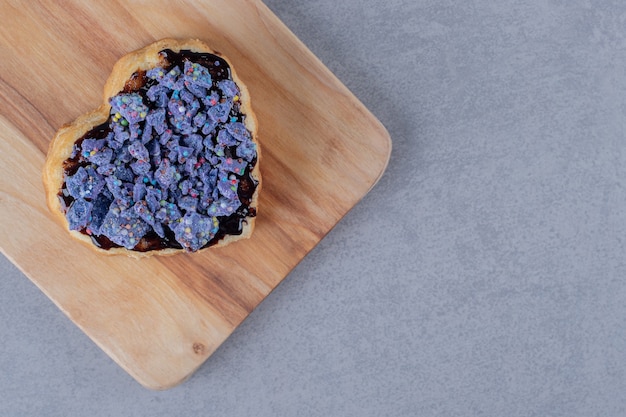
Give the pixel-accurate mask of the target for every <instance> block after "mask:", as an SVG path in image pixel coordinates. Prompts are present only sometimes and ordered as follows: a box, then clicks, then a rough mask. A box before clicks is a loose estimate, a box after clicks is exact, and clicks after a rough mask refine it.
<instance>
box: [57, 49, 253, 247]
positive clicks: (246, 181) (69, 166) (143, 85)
mask: <svg viewBox="0 0 626 417" xmlns="http://www.w3.org/2000/svg"><path fill="white" fill-rule="evenodd" d="M159 54H160V56H161V57H162V58H163V63H162V65H163V68H164V69H165V70H166V71H170V70H171V69H172V68H174V67H177V66H178V67H179V68H181V69H182V68H183V66H184V62H185V60H189V61H191V62H193V63H196V64H199V65H202V66H203V67H205V68H207V69H208V70H209V73H210V74H211V79H212V81H213V83H214V85H215V84H216V83H217V82H219V81H222V80H227V79H228V80H230V79H232V78H231V72H230V67H229V66H228V63H227V62H226V61H225V60H224V59H222V58H221V57H219V56H217V55H213V54H209V53H200V52H192V51H188V50H181V51H180V52H174V51H172V50H170V49H165V50H163V51H161V52H160V53H159ZM155 83H156V82H155V81H154V80H152V79H150V78H148V77H146V72H145V71H141V70H140V71H137V72H135V73H134V74H133V75H132V76H131V78H130V79H129V80H128V81H127V82H126V83H125V85H124V89H123V90H122V92H123V93H132V92H135V93H138V94H139V95H140V96H141V97H142V98H143V99H144V100H143V101H144V103H150V102H149V100H148V99H147V97H146V94H147V91H148V89H149V88H150V87H151V86H152V85H154V84H155ZM240 106H241V105H240V102H236V103H233V107H232V110H231V113H230V117H233V118H236V120H237V121H239V122H243V121H244V120H245V115H244V114H242V113H241V111H240ZM151 108H152V107H151ZM199 111H206V108H205V107H204V106H203V105H202V106H201V108H200V110H199ZM110 121H111V117H110V116H109V119H108V120H107V121H106V122H105V123H103V124H101V125H99V126H96V127H94V128H93V129H91V130H90V131H88V132H87V133H85V134H84V135H83V136H82V137H81V138H79V139H78V140H77V141H76V142H75V144H74V152H73V154H74V155H76V156H74V157H72V158H68V159H66V160H65V161H63V171H64V173H65V175H66V176H72V175H74V174H75V173H76V171H77V170H78V168H79V167H81V166H82V167H86V166H88V165H90V163H89V162H88V161H87V160H86V159H85V158H84V157H83V156H82V154H81V152H80V147H81V143H82V142H83V140H85V138H92V139H104V138H106V137H107V135H108V134H109V133H110V132H111V131H112V129H111V126H110ZM235 150H236V148H235V147H231V148H226V149H225V154H226V156H227V157H233V158H237V156H236V155H235ZM256 162H257V160H256V158H254V159H253V160H252V162H250V164H248V166H247V168H246V170H245V172H244V173H243V174H241V175H236V174H234V175H235V176H236V177H237V179H238V180H239V187H238V189H237V194H238V196H239V200H240V201H241V203H242V205H241V206H240V207H239V208H238V209H237V210H236V211H235V213H233V214H231V215H230V216H218V217H217V219H218V221H219V230H218V232H217V233H216V234H215V236H214V237H213V238H212V239H211V240H210V241H209V242H208V243H207V244H206V245H204V246H203V247H202V249H204V248H207V247H209V246H212V245H215V244H216V243H217V242H218V241H220V240H221V239H223V238H224V237H225V236H227V235H240V234H241V233H242V232H243V226H244V222H245V221H246V220H245V219H246V218H247V217H255V216H256V209H255V208H254V207H250V204H251V201H252V197H253V195H254V192H255V190H256V187H257V185H258V182H257V181H256V180H255V179H254V178H253V177H252V175H251V172H250V171H251V169H252V168H254V166H255V165H256ZM58 195H59V200H60V202H61V207H62V209H63V211H67V209H68V208H69V206H70V205H71V204H72V202H73V201H74V198H73V197H72V196H70V195H69V193H68V190H67V186H66V184H65V182H64V183H63V186H62V188H61V191H60V192H59V194H58ZM163 229H164V232H165V233H164V234H165V237H163V238H162V237H160V236H158V235H157V234H156V232H154V231H153V230H151V231H149V232H148V233H147V234H146V235H145V236H143V237H142V238H141V239H140V240H139V242H138V243H137V245H136V246H135V247H134V248H133V249H132V250H134V251H138V252H148V251H153V250H162V249H168V248H173V249H183V247H182V246H181V244H180V243H178V241H176V239H175V237H174V232H173V231H172V230H171V229H170V228H169V227H168V226H167V225H165V224H163ZM80 232H81V233H83V234H85V235H88V236H89V237H90V238H91V240H92V242H93V243H94V245H96V246H97V247H99V248H101V249H106V250H109V249H111V248H119V247H122V246H120V245H118V244H116V243H114V242H112V241H111V240H110V239H109V238H108V237H106V236H104V235H93V234H89V233H88V231H87V229H82V230H80Z"/></svg>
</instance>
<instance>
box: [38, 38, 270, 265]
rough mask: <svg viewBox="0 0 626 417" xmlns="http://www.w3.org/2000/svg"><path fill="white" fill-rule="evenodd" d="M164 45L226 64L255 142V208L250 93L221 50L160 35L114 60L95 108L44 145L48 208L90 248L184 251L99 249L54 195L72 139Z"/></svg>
mask: <svg viewBox="0 0 626 417" xmlns="http://www.w3.org/2000/svg"><path fill="white" fill-rule="evenodd" d="M164 49H171V50H172V51H174V52H179V51H180V50H191V51H192V52H203V53H211V54H214V55H217V56H219V57H221V58H222V59H224V60H225V61H226V62H227V63H228V65H229V66H230V70H231V76H232V79H233V81H234V82H235V83H236V84H237V86H238V87H239V90H240V97H241V112H242V113H243V114H245V115H246V118H245V121H244V124H245V126H246V128H247V129H248V130H249V131H250V133H251V134H252V140H253V142H255V143H256V145H257V163H256V164H255V165H254V167H253V169H252V171H251V173H250V175H251V176H252V178H254V179H255V180H256V181H258V185H257V187H256V190H255V192H254V195H253V196H252V200H251V203H250V206H251V207H255V208H256V207H258V194H259V191H260V189H261V175H260V172H259V161H260V148H259V143H258V140H257V119H256V116H255V114H254V112H253V111H252V108H251V105H250V95H249V92H248V89H247V87H246V86H245V84H244V83H243V82H242V81H241V79H240V78H239V77H238V76H237V72H236V69H235V68H234V67H233V65H232V64H231V62H230V61H229V60H228V58H226V57H225V56H224V55H223V54H221V53H219V52H216V51H214V50H212V49H211V48H210V47H209V46H208V45H206V44H205V43H204V42H202V41H200V40H198V39H187V40H176V39H162V40H160V41H157V42H154V43H152V44H150V45H148V46H146V47H144V48H142V49H139V50H137V51H134V52H131V53H129V54H127V55H125V56H123V57H122V58H121V59H120V60H119V61H117V63H116V64H115V65H114V67H113V71H112V72H111V75H110V76H109V79H108V80H107V82H106V84H105V86H104V95H103V104H102V105H100V107H98V108H97V109H96V110H94V111H91V112H89V113H86V114H83V115H81V116H79V117H78V118H77V119H76V120H74V121H73V122H71V123H69V124H66V125H64V126H62V127H61V128H60V129H59V130H58V131H57V133H56V135H55V136H54V138H53V139H52V142H51V143H50V147H49V149H48V156H47V158H46V162H45V165H44V170H43V182H44V187H45V191H46V201H47V204H48V208H49V209H50V211H51V212H52V213H53V214H54V215H55V217H56V218H57V219H58V221H60V222H61V223H62V224H63V225H64V227H65V228H66V229H67V230H68V231H69V232H70V235H71V236H72V237H74V238H76V239H78V240H80V241H82V242H85V243H87V244H88V245H89V246H90V247H92V248H93V249H94V250H96V251H98V252H99V253H102V254H106V255H116V254H123V255H128V256H131V257H135V258H141V257H148V256H152V255H159V256H164V255H173V254H176V253H180V252H184V250H182V249H173V248H168V249H161V250H152V251H148V252H138V251H133V250H128V249H125V248H111V249H108V250H104V249H100V248H98V247H97V246H96V245H94V244H93V243H92V241H91V238H90V237H89V236H87V235H85V234H83V233H80V232H79V231H76V230H69V224H68V221H67V219H66V218H65V214H64V213H63V210H62V208H61V203H60V201H59V198H58V192H59V190H60V189H61V187H62V186H63V181H64V171H63V161H65V160H66V159H68V158H69V157H70V156H71V154H72V149H73V146H74V143H75V142H76V141H77V140H78V139H79V138H81V137H82V136H83V135H84V134H85V133H86V132H88V131H89V130H91V129H92V128H93V127H95V126H98V125H100V124H102V123H104V122H106V121H107V119H108V118H109V112H110V109H111V106H110V105H109V98H111V97H113V96H115V95H116V94H118V93H119V92H120V91H122V90H123V89H124V85H125V83H126V82H127V81H128V80H129V79H130V77H131V76H132V74H133V73H135V72H137V71H138V70H144V71H145V70H148V69H151V68H154V67H157V66H159V65H160V64H161V63H162V58H161V57H160V56H159V52H160V51H162V50H164ZM254 223H255V217H247V218H246V221H245V222H244V225H243V231H242V233H241V235H226V236H225V237H224V238H223V239H221V240H219V241H218V242H217V243H216V244H215V245H213V246H211V247H219V246H225V245H228V244H230V243H232V242H235V241H237V240H240V239H245V238H249V237H250V235H251V234H252V231H253V230H254ZM202 250H206V249H202Z"/></svg>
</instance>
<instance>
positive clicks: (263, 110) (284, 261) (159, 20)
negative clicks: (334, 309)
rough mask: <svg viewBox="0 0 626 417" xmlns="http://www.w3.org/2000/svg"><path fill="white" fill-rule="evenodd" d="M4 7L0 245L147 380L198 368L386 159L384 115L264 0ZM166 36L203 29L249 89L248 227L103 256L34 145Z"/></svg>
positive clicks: (159, 383) (152, 384)
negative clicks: (226, 240)
mask: <svg viewBox="0 0 626 417" xmlns="http://www.w3.org/2000/svg"><path fill="white" fill-rule="evenodd" d="M0 16H2V24H1V25H0V48H1V50H0V55H1V56H2V59H1V60H0V219H2V220H1V224H2V227H1V230H0V246H1V249H2V252H3V253H4V254H5V255H6V256H7V257H8V258H9V259H11V260H12V261H13V262H14V263H15V264H16V265H17V266H18V267H19V268H20V269H21V270H22V271H23V272H24V273H25V274H26V275H27V276H28V277H29V278H30V279H31V280H32V281H33V282H34V283H35V284H36V285H37V286H38V287H39V288H40V289H41V290H42V291H43V292H44V293H46V294H47V296H48V297H50V298H51V299H52V300H53V301H54V302H55V303H56V305H58V307H59V308H60V309H61V310H62V311H63V312H64V313H65V314H67V315H68V316H69V317H70V319H71V320H72V321H74V322H75V323H76V324H77V325H78V326H79V327H80V328H81V329H82V330H83V331H84V332H85V333H86V334H87V335H89V337H90V338H91V339H92V340H93V341H94V342H95V343H97V344H98V345H99V346H100V347H101V348H102V349H103V350H104V351H105V352H106V353H107V354H109V355H110V356H111V357H112V358H113V359H114V360H115V361H116V362H117V363H118V364H119V365H120V366H122V367H123V368H124V369H125V370H126V371H128V372H129V373H130V374H131V375H132V376H133V377H134V378H135V379H136V380H137V381H139V382H140V383H141V384H143V385H144V386H146V387H149V388H154V389H165V388H168V387H172V386H174V385H176V384H177V383H179V382H181V381H183V380H184V379H185V378H186V377H188V376H189V375H190V374H191V373H192V372H193V371H194V370H195V369H197V368H198V367H199V366H200V365H201V364H202V363H203V362H204V361H205V360H206V359H207V357H208V356H209V355H211V353H213V352H214V351H215V349H216V348H217V347H218V346H219V345H220V344H221V343H222V342H223V341H224V340H225V339H226V338H227V337H228V336H229V335H230V334H231V333H232V332H233V330H234V329H235V327H236V326H237V325H239V324H240V323H241V322H242V320H244V318H245V317H246V316H247V315H248V314H250V312H251V311H252V310H253V309H254V308H255V307H256V306H257V305H258V304H259V303H260V302H261V301H262V300H263V299H264V298H265V297H266V296H267V295H268V294H269V293H270V292H271V291H272V289H274V288H275V287H276V285H278V284H279V283H280V282H281V281H282V280H283V279H284V278H285V276H286V275H287V274H288V273H289V271H290V270H291V269H292V268H293V267H294V266H295V265H296V264H297V263H298V262H299V261H300V260H301V259H302V258H303V257H304V256H305V255H306V254H307V253H308V252H309V251H310V250H311V249H312V248H313V247H314V246H315V245H316V244H317V243H318V242H319V241H320V239H322V237H323V236H324V235H325V234H326V233H328V232H329V230H330V229H331V228H332V227H333V226H334V225H335V224H336V223H337V222H338V221H339V220H340V219H341V218H342V217H343V216H344V215H345V214H346V212H347V211H348V210H350V208H351V207H353V206H354V205H355V204H356V203H357V202H358V201H359V200H360V199H361V198H362V197H363V196H364V195H365V194H366V193H367V192H368V191H369V190H370V189H371V187H372V186H373V185H374V184H375V183H376V181H377V180H378V178H379V177H380V175H381V174H382V172H383V171H384V169H385V166H386V164H387V161H388V158H389V153H390V148H391V141H390V138H389V135H388V134H387V132H386V130H385V129H384V127H383V126H382V125H381V124H380V122H379V121H378V120H376V118H374V117H373V116H372V114H371V113H370V112H369V111H368V110H367V109H366V108H365V107H364V106H363V105H362V104H361V103H360V102H359V101H358V100H357V99H356V98H355V97H354V96H353V95H352V94H351V93H350V91H348V90H347V89H346V87H345V86H344V85H342V84H341V83H340V82H339V81H338V80H337V79H336V78H335V77H334V76H333V74H331V73H330V72H329V70H328V69H327V68H326V67H324V65H323V64H322V63H321V62H320V61H319V60H318V59H317V58H316V57H315V56H314V55H313V54H312V53H311V52H310V51H309V50H308V49H307V48H306V47H305V46H304V45H303V44H302V43H301V42H300V41H299V40H298V39H297V38H296V37H295V36H294V35H293V34H292V33H291V32H290V31H289V30H288V29H287V28H286V27H285V26H284V25H283V24H282V23H281V22H280V21H279V20H278V19H277V18H276V16H274V15H273V14H272V12H271V11H270V10H269V9H268V8H267V7H266V6H265V5H264V4H263V3H262V2H261V1H255V0H214V1H204V2H194V1H177V2H171V1H159V2H155V1H136V2H133V1H131V2H129V1H116V0H109V1H106V2H96V1H93V2H84V1H78V0H76V1H63V2H53V1H50V2H19V1H8V2H6V1H4V2H2V3H0ZM165 37H175V38H188V37H191V38H199V39H201V40H203V41H205V42H207V43H208V44H209V45H212V46H213V47H214V49H215V50H217V51H220V52H222V53H224V54H225V55H226V56H227V57H229V58H230V60H231V61H232V62H233V65H234V66H235V68H236V69H237V72H238V74H239V75H240V76H241V78H242V79H243V80H244V82H245V83H246V84H247V85H248V87H249V90H250V94H251V97H252V100H253V107H254V109H255V112H256V114H257V116H258V119H259V126H260V127H259V138H260V144H261V147H262V159H261V161H260V164H261V165H260V168H261V172H262V175H263V190H262V193H261V195H260V200H259V210H258V218H257V226H256V230H255V232H254V234H253V236H252V238H251V239H250V240H246V241H240V242H237V243H235V244H233V245H230V246H227V247H225V248H217V249H212V250H207V251H203V252H200V253H197V254H193V255H184V254H182V255H176V256H173V257H168V258H159V257H153V258H149V259H142V260H135V259H131V258H127V257H122V256H114V257H111V256H102V255H98V254H96V253H95V252H93V251H92V250H91V249H90V248H88V247H87V246H84V245H83V244H82V243H80V242H76V241H74V240H73V239H70V238H69V235H68V233H67V232H66V231H65V230H64V229H63V227H62V226H61V225H60V224H58V223H57V222H55V220H54V219H53V217H52V215H51V214H50V213H49V212H48V210H47V208H46V205H45V199H44V192H43V186H42V182H41V169H42V166H43V162H44V159H45V153H46V151H47V147H48V144H49V142H50V139H51V138H52V136H53V135H54V133H55V131H56V129H58V128H59V127H60V126H61V125H62V124H64V123H66V122H69V121H71V120H73V119H74V118H75V117H76V116H78V115H79V114H81V113H84V112H86V111H88V110H91V109H93V108H95V107H97V106H98V105H99V104H100V101H101V94H102V93H101V92H102V87H103V85H104V82H105V80H106V78H107V77H108V75H109V72H110V71H111V68H112V66H113V64H114V63H115V61H117V59H119V58H120V57H121V56H123V55H124V54H126V53H127V52H129V51H132V50H135V49H138V48H140V47H142V46H144V45H146V44H148V43H151V42H153V41H155V40H157V39H160V38H165ZM302 302H303V303H305V302H306V300H302Z"/></svg>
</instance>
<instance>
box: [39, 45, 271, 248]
mask: <svg viewBox="0 0 626 417" xmlns="http://www.w3.org/2000/svg"><path fill="white" fill-rule="evenodd" d="M259 156H260V154H259V147H258V141H257V120H256V117H255V115H254V113H253V112H252V108H251V105H250V96H249V93H248V89H247V88H246V86H245V85H244V83H243V82H241V80H240V79H239V78H238V77H237V74H236V72H235V70H234V68H233V66H232V65H231V63H230V62H229V61H228V60H227V59H226V58H225V57H224V56H222V55H221V54H219V53H217V52H215V51H213V50H211V48H210V47H209V46H207V45H206V44H204V43H203V42H201V41H199V40H182V41H181V40H174V39H163V40H161V41H158V42H155V43H153V44H151V45H148V46H146V47H145V48H143V49H140V50H138V51H135V52H132V53H129V54H127V55H125V56H124V57H122V58H121V59H120V60H119V61H118V62H117V63H116V64H115V66H114V68H113V71H112V73H111V75H110V77H109V79H108V80H107V82H106V84H105V87H104V103H103V104H102V105H101V106H100V107H99V108H98V109H96V110H94V111H92V112H90V113H87V114H84V115H82V116H80V117H78V118H77V119H76V120H75V121H74V122H72V123H70V124H68V125H65V126H63V127H62V128H61V129H59V131H58V132H57V133H56V135H55V137H54V139H53V140H52V143H51V144H50V149H49V151H48V157H47V159H46V163H45V166H44V172H43V180H44V185H45V189H46V194H47V195H46V197H47V202H48V207H49V208H50V210H51V211H52V212H53V213H55V214H56V215H58V218H59V219H60V220H61V221H62V222H63V224H64V225H65V227H67V228H68V230H69V231H70V234H71V236H73V237H75V238H77V239H80V240H81V241H83V242H86V243H87V244H89V245H90V246H92V247H93V248H94V249H96V250H98V251H99V252H101V253H105V254H126V255H129V256H133V257H141V256H150V255H170V254H175V253H179V252H196V251H198V250H201V249H204V248H208V247H211V246H223V245H226V244H229V243H231V242H234V241H236V240H239V239H242V238H247V237H249V236H250V235H251V233H252V231H253V229H254V221H255V217H256V208H257V200H258V193H259V190H260V186H261V177H260V174H259V168H258V166H259Z"/></svg>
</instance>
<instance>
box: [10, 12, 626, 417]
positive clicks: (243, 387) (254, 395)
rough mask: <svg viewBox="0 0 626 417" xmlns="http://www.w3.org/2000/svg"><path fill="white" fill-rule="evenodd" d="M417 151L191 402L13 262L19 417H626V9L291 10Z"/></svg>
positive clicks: (292, 280)
mask: <svg viewBox="0 0 626 417" xmlns="http://www.w3.org/2000/svg"><path fill="white" fill-rule="evenodd" d="M267 4H268V5H269V7H270V8H271V9H272V10H274V12H275V13H276V14H277V15H278V16H279V17H280V18H281V19H282V20H283V21H284V22H285V23H286V24H287V25H288V26H289V27H290V28H291V29H292V30H293V31H294V32H295V33H296V35H297V36H298V37H300V38H301V39H302V40H303V41H304V43H305V44H306V45H308V46H309V47H310V48H311V49H312V50H313V52H314V53H315V54H316V55H317V56H319V57H320V58H321V60H322V61H323V62H324V63H325V64H326V65H328V67H329V68H330V69H331V70H332V71H333V72H334V73H335V74H336V75H337V76H338V77H339V78H340V79H341V80H342V81H343V82H344V83H345V84H346V85H347V86H348V87H349V88H350V89H351V90H352V91H353V92H354V93H355V94H356V95H357V97H359V99H361V100H362V101H363V102H364V103H365V105H366V106H367V107H368V108H370V109H371V110H372V112H373V113H374V114H375V115H376V116H377V117H378V118H379V119H380V120H381V121H382V122H383V124H384V125H385V126H386V127H387V129H388V130H389V132H390V134H391V137H392V138H393V145H394V150H393V153H392V157H391V161H390V164H389V168H388V171H387V173H386V174H385V176H384V177H383V178H382V180H381V182H380V183H379V184H378V186H377V187H376V188H375V189H374V190H373V191H372V192H371V194H369V195H368V196H367V197H366V198H365V200H364V201H363V202H361V203H360V204H359V205H358V206H357V207H356V208H355V209H354V210H353V211H352V212H350V213H349V214H348V215H347V217H346V218H345V219H344V220H343V221H342V222H341V223H340V224H339V225H338V226H337V227H336V228H335V229H334V230H333V231H332V232H331V233H330V235H329V236H328V237H327V238H326V239H324V240H323V241H322V242H321V244H320V245H319V246H318V247H317V248H316V249H315V250H314V251H313V252H312V253H311V254H310V256H308V257H307V258H306V259H305V260H304V261H303V262H302V263H301V264H300V265H299V266H298V267H297V268H296V269H295V270H294V271H293V273H292V274H291V275H290V276H289V277H288V278H287V279H286V280H285V281H284V282H283V283H282V284H281V285H280V286H279V287H278V288H277V289H276V291H274V292H273V293H272V294H271V295H270V296H269V297H268V298H267V300H266V301H264V302H263V303H262V304H261V306H260V307H259V308H258V309H257V310H256V311H255V312H254V313H253V314H252V315H251V316H250V317H249V319H248V320H246V321H245V322H244V324H243V325H242V326H241V327H240V328H239V329H238V330H237V331H236V332H235V333H234V334H233V336H232V337H231V338H230V339H228V341H227V342H226V343H225V344H224V345H222V347H220V349H219V350H218V351H217V352H216V353H215V354H214V355H213V356H212V357H211V358H210V359H209V360H208V361H207V362H206V363H205V364H204V366H202V367H201V368H200V370H199V371H198V372H197V373H196V374H195V375H194V376H193V377H192V378H191V379H190V380H189V381H187V382H186V383H185V384H184V385H182V386H179V387H177V388H174V389H172V390H170V391H166V392H153V391H148V390H146V389H144V388H142V387H141V386H139V385H138V384H137V383H136V382H134V380H132V379H131V377H129V376H128V375H127V374H126V373H125V372H124V371H123V370H122V369H120V368H119V367H118V366H117V365H116V364H114V363H113V361H112V360H110V359H109V358H108V357H107V356H106V355H105V354H104V353H103V352H101V351H100V349H99V348H97V347H96V346H95V345H94V344H93V343H92V342H91V341H90V340H89V339H88V338H87V337H86V336H85V335H84V334H83V333H82V332H81V331H80V330H79V329H78V328H76V327H75V326H74V325H73V324H72V323H71V322H70V321H69V320H68V319H67V318H66V317H65V316H64V315H63V314H62V313H61V312H60V311H59V310H58V309H57V308H56V307H55V306H54V305H53V304H52V303H51V302H50V301H49V300H48V299H47V298H46V297H45V296H44V295H43V294H42V293H41V292H40V291H39V290H37V289H36V288H35V286H34V285H33V284H32V283H31V282H30V281H29V280H28V279H26V278H25V277H24V276H23V275H22V274H21V273H19V272H18V271H17V270H16V269H15V268H14V267H13V266H12V265H11V264H10V263H9V262H8V261H7V260H6V259H4V258H2V259H1V260H0V273H1V274H2V279H1V280H0V317H1V318H2V320H1V322H0V336H1V340H0V347H1V352H0V374H1V377H0V397H1V401H0V415H2V416H21V415H25V416H26V415H28V416H33V415H45V416H69V415H89V416H138V415H150V416H182V415H205V416H209V415H211V416H213V415H214V416H359V417H363V416H567V417H571V416H624V415H626V322H625V319H626V262H625V261H624V255H625V249H626V244H625V239H626V188H625V186H626V140H625V137H624V134H625V132H626V122H625V120H626V119H625V112H626V95H625V94H624V93H625V92H626V3H624V2H623V1H621V0H619V1H583V0H580V1H578V0H567V1H565V0H560V1H557V0H553V1H541V0H527V1H507V0H502V1H493V2H492V1H477V0H463V1H450V0H364V1H356V0H352V1H345V0H344V1H341V2H336V1H334V0H316V1H306V2H304V1H294V0H291V1H288V0H267Z"/></svg>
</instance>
